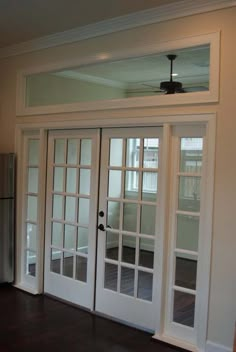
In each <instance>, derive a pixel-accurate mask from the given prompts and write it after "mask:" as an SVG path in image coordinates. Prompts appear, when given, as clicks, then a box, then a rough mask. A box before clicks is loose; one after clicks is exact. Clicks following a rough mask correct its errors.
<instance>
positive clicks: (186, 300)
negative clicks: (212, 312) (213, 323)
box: [173, 291, 195, 327]
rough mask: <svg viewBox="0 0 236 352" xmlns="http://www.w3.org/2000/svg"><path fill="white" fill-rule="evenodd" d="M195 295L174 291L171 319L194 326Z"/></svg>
mask: <svg viewBox="0 0 236 352" xmlns="http://www.w3.org/2000/svg"><path fill="white" fill-rule="evenodd" d="M194 313H195V296H194V295H191V294H189V293H185V292H180V291H174V309H173V321H174V322H176V323H179V324H182V325H186V326H190V327H193V326H194Z"/></svg>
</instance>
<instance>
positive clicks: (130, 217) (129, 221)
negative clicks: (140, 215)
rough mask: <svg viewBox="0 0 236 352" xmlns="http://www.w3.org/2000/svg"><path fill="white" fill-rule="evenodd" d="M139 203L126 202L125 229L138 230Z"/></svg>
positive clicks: (124, 211)
mask: <svg viewBox="0 0 236 352" xmlns="http://www.w3.org/2000/svg"><path fill="white" fill-rule="evenodd" d="M137 207H138V206H137V204H135V203H124V208H123V230H125V231H131V232H136V230H137Z"/></svg>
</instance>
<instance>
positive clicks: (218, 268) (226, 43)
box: [0, 7, 236, 347]
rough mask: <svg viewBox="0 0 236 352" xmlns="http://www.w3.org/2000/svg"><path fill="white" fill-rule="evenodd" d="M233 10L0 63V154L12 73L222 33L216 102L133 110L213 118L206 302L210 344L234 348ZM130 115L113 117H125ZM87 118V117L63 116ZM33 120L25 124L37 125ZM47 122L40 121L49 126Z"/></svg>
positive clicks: (6, 140) (9, 142)
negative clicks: (210, 239) (211, 114)
mask: <svg viewBox="0 0 236 352" xmlns="http://www.w3.org/2000/svg"><path fill="white" fill-rule="evenodd" d="M235 18H236V8H235V7H233V8H229V9H225V10H219V11H215V12H212V13H207V14H202V15H195V16H190V17H185V18H183V19H176V20H172V21H168V23H164V22H162V23H159V24H156V25H149V26H145V27H143V28H136V29H133V30H129V31H126V32H118V33H115V34H111V35H106V36H102V37H98V38H95V39H90V40H86V41H84V42H79V43H77V44H75V43H74V44H73V45H72V44H71V45H65V46H63V47H56V48H53V49H46V50H42V51H41V52H34V53H32V54H27V55H21V56H18V57H14V58H10V59H5V60H2V62H1V68H0V70H1V72H0V76H1V82H0V85H1V88H0V89H1V97H0V107H1V115H0V118H1V129H0V152H12V151H13V150H14V127H15V122H16V118H15V101H16V94H15V91H16V71H17V70H18V69H23V68H27V67H29V66H30V67H32V66H34V65H42V64H47V63H54V62H57V61H60V60H63V59H65V58H67V59H69V58H70V57H83V56H84V57H86V56H89V55H95V54H99V53H104V52H105V53H106V52H109V51H110V50H116V51H119V49H122V48H124V47H127V48H129V47H134V48H135V47H138V46H143V45H145V43H154V44H156V45H157V47H158V42H159V41H167V40H174V39H176V38H182V37H185V36H193V35H199V34H205V33H210V32H215V31H221V54H220V61H221V66H220V70H221V71H220V101H219V103H216V104H206V105H204V104H202V105H201V104H198V105H195V106H194V105H192V106H188V107H184V106H179V107H162V108H158V107H156V108H155V107H154V108H149V109H134V110H133V111H132V113H133V114H134V115H135V116H141V115H145V114H147V113H148V114H149V115H154V116H156V115H158V114H161V115H165V114H176V113H186V114H187V113H206V112H217V135H216V164H215V188H214V218H213V249H212V263H211V289H210V299H209V324H208V340H210V341H212V342H214V343H216V344H217V343H219V344H221V345H224V346H228V347H232V343H233V330H234V323H235V319H236V301H235V297H236V280H235V268H236V255H235V253H236V236H235V209H236V186H235V180H236V163H235V152H236V145H235V140H236V138H235V137H236V117H235V112H236V105H235V97H236V66H235V62H236V46H235V33H236V21H235ZM127 113H128V111H126V110H122V111H120V112H116V111H115V112H113V116H117V117H118V116H123V117H125V116H126V114H127ZM75 115H76V116H77V115H79V116H83V117H86V116H88V113H81V114H76V113H72V114H61V115H60V116H59V117H58V119H66V118H68V116H75ZM110 116H111V112H110V111H101V112H99V111H98V112H94V113H93V118H94V119H96V118H110ZM37 119H38V118H37V117H29V118H28V120H34V121H37ZM48 119H50V116H48V115H47V116H45V117H43V120H45V121H47V120H48Z"/></svg>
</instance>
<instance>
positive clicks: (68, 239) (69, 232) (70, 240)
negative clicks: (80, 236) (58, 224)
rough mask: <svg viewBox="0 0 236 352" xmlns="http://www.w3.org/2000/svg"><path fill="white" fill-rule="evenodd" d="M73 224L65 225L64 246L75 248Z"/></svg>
mask: <svg viewBox="0 0 236 352" xmlns="http://www.w3.org/2000/svg"><path fill="white" fill-rule="evenodd" d="M75 229H76V227H75V226H72V225H65V235H64V236H65V237H64V248H65V249H70V250H75Z"/></svg>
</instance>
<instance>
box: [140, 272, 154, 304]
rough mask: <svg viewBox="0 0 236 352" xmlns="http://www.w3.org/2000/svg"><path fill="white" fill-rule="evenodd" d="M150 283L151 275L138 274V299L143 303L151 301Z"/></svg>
mask: <svg viewBox="0 0 236 352" xmlns="http://www.w3.org/2000/svg"><path fill="white" fill-rule="evenodd" d="M152 281H153V274H152V273H146V272H144V271H139V272H138V298H141V299H144V300H145V301H152Z"/></svg>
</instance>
